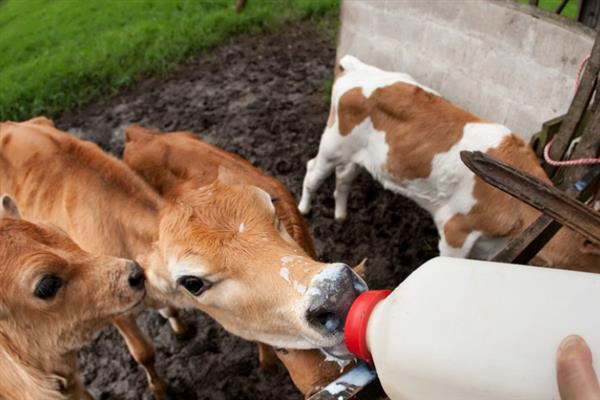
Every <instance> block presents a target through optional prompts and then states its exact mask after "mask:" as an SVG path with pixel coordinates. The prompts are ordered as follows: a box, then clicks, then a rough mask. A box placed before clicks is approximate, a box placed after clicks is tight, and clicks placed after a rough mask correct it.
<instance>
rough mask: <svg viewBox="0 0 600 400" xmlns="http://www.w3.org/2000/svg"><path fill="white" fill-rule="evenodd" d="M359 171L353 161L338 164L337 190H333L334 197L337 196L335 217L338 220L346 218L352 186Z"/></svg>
mask: <svg viewBox="0 0 600 400" xmlns="http://www.w3.org/2000/svg"><path fill="white" fill-rule="evenodd" d="M358 172H359V170H358V165H356V164H355V163H353V162H350V163H348V164H346V165H338V166H337V167H336V168H335V192H333V197H335V219H336V220H337V221H343V220H344V219H346V214H347V209H348V195H349V194H350V186H351V185H352V182H353V181H354V179H355V178H356V176H357V175H358Z"/></svg>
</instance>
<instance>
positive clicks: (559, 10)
mask: <svg viewBox="0 0 600 400" xmlns="http://www.w3.org/2000/svg"><path fill="white" fill-rule="evenodd" d="M568 2H569V0H562V1H561V2H560V4H559V5H558V7H556V10H555V11H554V12H555V13H557V14H559V15H560V13H562V12H563V10H564V9H565V6H566V5H567V3H568Z"/></svg>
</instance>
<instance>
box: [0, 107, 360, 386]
mask: <svg viewBox="0 0 600 400" xmlns="http://www.w3.org/2000/svg"><path fill="white" fill-rule="evenodd" d="M0 164H1V165H0V167H1V168H2V171H3V174H2V175H0V190H4V191H6V192H9V193H11V194H12V195H14V196H15V197H16V198H17V201H19V203H20V204H23V206H22V210H23V212H24V215H25V217H27V218H30V219H33V220H48V221H52V222H54V223H56V224H57V225H59V226H60V227H62V228H63V229H65V230H66V231H67V232H68V233H69V234H70V235H71V236H72V237H73V238H74V240H75V241H76V242H77V243H78V244H79V245H81V246H82V248H84V249H86V250H89V251H92V252H95V253H100V254H112V255H123V254H124V255H127V254H132V255H133V256H132V257H133V258H136V259H137V260H139V261H140V263H141V264H142V266H143V267H144V269H145V272H146V276H147V278H148V282H149V284H150V285H149V287H148V292H149V297H150V299H149V301H148V305H152V306H155V307H156V306H164V305H165V304H174V305H179V306H185V307H194V308H199V309H200V310H202V311H205V312H206V313H208V314H209V315H211V316H212V317H213V318H215V319H216V320H217V321H218V322H219V323H220V324H221V325H223V326H224V327H225V328H226V329H227V330H229V331H230V332H232V333H234V334H237V335H239V336H241V337H243V338H245V339H248V340H254V341H260V342H264V343H267V344H269V345H272V346H275V347H289V348H299V349H311V348H330V352H334V353H335V351H336V350H337V349H338V346H339V345H340V344H341V343H342V340H343V338H342V326H341V323H342V321H343V319H344V317H345V313H346V312H347V310H348V308H349V306H350V304H351V302H352V301H353V299H354V298H355V297H356V296H357V295H358V293H359V292H360V291H362V290H364V288H365V285H364V282H362V280H361V279H360V278H359V277H358V276H356V275H355V274H354V273H353V272H352V270H351V269H350V268H349V267H348V266H346V265H344V264H324V263H319V262H317V261H315V260H313V259H312V258H310V257H309V256H308V255H307V254H306V253H305V252H304V250H302V248H300V247H299V246H298V245H297V244H296V243H295V242H294V241H293V240H291V239H290V238H289V235H287V232H285V230H284V229H282V228H281V227H280V226H279V225H278V218H277V216H276V215H275V209H274V206H273V204H272V202H271V198H270V196H269V195H268V193H266V192H264V191H263V190H261V189H259V188H257V187H254V186H249V185H243V184H242V185H238V184H234V185H232V184H230V183H229V182H228V181H227V179H218V180H216V181H215V182H213V183H211V184H210V185H208V186H203V187H199V188H188V190H186V191H185V194H184V195H182V196H179V197H178V198H177V200H176V201H168V202H163V200H162V199H161V198H160V196H158V195H157V194H156V193H155V192H154V191H153V190H152V189H151V188H150V187H149V186H147V184H145V183H144V182H143V181H142V180H141V179H140V178H139V177H137V175H136V174H135V173H134V172H132V171H131V170H130V169H129V168H128V167H127V166H126V165H125V164H123V163H122V162H120V161H119V160H116V159H115V158H113V157H110V156H108V155H106V154H105V153H103V152H102V151H101V150H100V149H99V148H98V147H97V146H95V145H93V144H91V143H87V142H82V141H80V140H77V139H75V138H73V137H71V136H70V135H68V134H66V133H64V132H61V131H59V130H57V129H55V128H54V127H53V126H52V123H51V122H50V121H48V120H46V119H40V118H38V119H35V120H32V121H27V122H23V123H3V124H0ZM129 322H131V323H129ZM134 322H135V321H134V320H133V318H130V319H129V320H128V324H127V326H126V328H128V329H123V328H122V327H121V326H120V328H121V332H122V333H123V334H124V335H125V337H126V341H127V343H128V345H129V347H130V350H131V351H132V354H133V355H134V357H135V358H136V360H138V362H140V363H141V364H142V365H144V367H145V368H146V371H147V373H148V376H149V378H150V381H151V388H153V391H154V393H155V394H156V395H158V396H160V395H162V394H163V393H164V384H162V381H160V378H159V377H158V375H156V373H155V371H154V368H153V360H154V351H153V348H152V346H151V344H150V343H149V342H148V341H147V340H145V337H144V336H143V335H142V333H141V332H140V331H139V329H138V328H137V326H136V325H135V324H134Z"/></svg>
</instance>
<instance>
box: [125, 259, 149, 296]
mask: <svg viewBox="0 0 600 400" xmlns="http://www.w3.org/2000/svg"><path fill="white" fill-rule="evenodd" d="M129 267H130V268H131V273H130V274H129V278H128V279H127V280H128V282H129V286H131V287H132V288H134V289H135V290H142V289H144V280H145V279H144V271H143V270H142V267H140V264H138V263H137V262H136V261H131V262H130V263H129Z"/></svg>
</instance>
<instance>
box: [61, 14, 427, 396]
mask: <svg viewBox="0 0 600 400" xmlns="http://www.w3.org/2000/svg"><path fill="white" fill-rule="evenodd" d="M334 59H335V40H334V39H333V37H332V35H330V34H328V33H327V32H326V31H324V30H323V29H322V27H319V26H316V25H315V24H313V23H311V22H302V23H299V24H294V25H291V26H288V27H286V28H285V29H283V30H282V31H279V32H277V33H271V34H263V35H258V36H248V37H241V38H237V39H236V40H234V41H231V42H229V43H226V44H224V45H222V46H220V47H218V48H216V49H215V50H214V51H213V52H212V53H211V54H210V55H205V56H202V57H199V58H197V59H193V60H190V62H189V63H187V64H186V65H184V66H182V67H180V68H179V69H178V70H177V71H175V72H174V73H172V74H171V75H170V76H168V77H163V78H151V79H146V80H143V81H142V82H141V83H139V84H138V85H136V86H135V87H132V88H130V89H128V90H126V91H124V92H122V93H121V94H119V95H117V96H116V97H113V98H110V99H106V100H101V101H98V102H96V103H93V104H90V105H88V106H86V107H84V108H82V109H79V110H75V111H73V112H70V113H65V114H63V115H62V116H60V117H59V118H57V119H56V123H57V125H58V126H59V127H60V128H62V129H65V130H70V131H71V132H73V133H74V134H76V135H78V136H80V137H83V138H85V139H88V140H92V141H95V142H96V143H98V144H100V145H101V146H102V147H103V148H104V149H106V150H108V151H111V152H113V153H114V154H117V155H120V154H121V152H122V149H123V140H122V127H123V126H124V125H126V124H129V123H133V122H135V123H139V124H141V125H143V126H146V127H150V128H156V129H159V130H163V131H169V130H191V131H194V132H196V133H198V134H199V135H200V136H201V137H202V138H203V139H204V140H207V141H209V142H210V143H213V144H216V145H218V146H221V147H223V148H224V149H226V150H229V151H233V152H235V153H237V154H239V155H241V156H243V157H245V158H246V159H248V160H250V161H251V162H252V163H253V164H254V165H256V166H258V167H260V168H262V169H263V170H265V171H267V172H268V173H270V174H272V175H273V176H275V177H277V178H279V179H281V180H282V181H283V182H284V183H285V184H286V185H287V186H288V188H290V190H291V192H292V193H293V194H294V195H295V196H296V198H297V199H299V196H300V192H301V186H302V179H303V177H304V172H305V165H306V162H307V161H308V160H309V159H310V158H312V157H313V156H314V155H315V154H316V152H317V149H318V145H319V139H320V136H321V132H322V130H323V128H324V126H325V123H326V121H327V113H328V107H329V105H328V103H327V100H326V99H325V96H324V92H323V87H324V83H325V81H326V80H327V79H329V78H330V77H331V75H332V71H333V63H334ZM333 181H334V179H333V177H332V178H330V179H329V180H328V181H327V182H326V184H324V185H323V187H322V189H321V190H320V192H319V195H318V196H317V198H316V199H315V202H314V203H313V204H314V207H313V211H312V213H311V214H310V215H309V216H308V218H307V220H308V222H309V224H310V228H311V233H312V235H313V238H314V241H315V245H316V249H317V252H318V254H319V257H320V258H321V259H323V260H326V261H334V260H335V261H343V262H346V263H348V264H350V265H354V264H356V263H358V262H359V261H360V260H362V259H363V258H364V257H368V259H369V261H368V270H367V280H368V283H369V284H370V286H371V287H372V288H383V287H388V288H392V287H394V286H396V285H397V284H398V283H399V282H400V281H402V280H403V279H404V278H405V277H406V276H407V275H408V274H409V273H410V272H411V271H412V270H413V269H414V268H415V267H417V266H418V265H420V264H421V263H422V262H424V261H425V260H427V259H429V258H431V257H433V256H435V255H436V254H437V233H436V231H435V228H434V226H433V223H432V221H431V219H430V218H429V216H428V215H427V214H426V213H425V212H424V211H422V210H420V209H419V208H418V207H417V206H416V205H415V204H414V203H412V202H411V201H409V200H407V199H405V198H403V197H401V196H398V195H394V194H392V193H391V192H389V191H385V190H384V189H383V188H382V187H381V185H380V184H378V183H376V182H374V181H373V180H372V179H371V178H370V177H369V176H368V175H367V174H366V173H362V174H361V175H360V176H359V178H358V179H357V180H356V182H355V184H354V185H353V188H352V192H351V198H350V201H349V211H348V219H347V220H346V221H345V222H343V223H336V222H335V221H334V219H333V205H334V203H333V189H334V188H333ZM185 316H186V319H187V320H188V321H189V322H190V323H193V324H194V325H195V327H196V330H197V335H196V336H195V337H194V338H193V339H191V340H189V341H178V340H177V339H175V338H174V336H173V334H172V333H171V331H170V329H169V327H168V325H167V324H166V323H165V321H164V320H163V319H162V318H161V317H160V316H159V315H158V314H157V313H154V312H153V313H150V312H148V313H145V314H143V315H141V316H140V317H139V321H140V323H141V326H142V328H143V329H144V330H145V331H146V332H147V333H148V334H149V335H150V336H151V337H152V340H153V341H154V343H155V345H156V347H157V354H158V356H157V357H158V358H157V365H158V368H159V371H160V373H161V374H162V375H163V376H164V377H165V378H166V379H167V380H168V381H169V382H170V384H171V387H172V390H173V394H172V396H171V397H172V398H173V399H300V398H301V396H300V395H299V393H298V392H297V391H296V390H295V388H294V386H293V385H292V383H291V381H290V380H289V378H288V377H287V374H286V372H285V370H284V369H283V368H282V367H278V369H277V370H276V371H273V372H268V371H261V370H260V369H259V368H258V356H257V352H256V346H255V345H254V344H252V343H248V342H245V341H243V340H241V339H239V338H237V337H234V336H232V335H230V334H228V333H226V332H225V331H224V330H223V329H222V328H221V327H219V326H218V325H217V324H216V323H214V322H213V321H212V320H211V319H210V318H208V317H206V316H204V315H202V314H200V313H199V312H191V311H190V312H186V314H185ZM79 361H80V364H81V369H82V371H83V373H84V377H85V383H86V385H87V386H88V387H89V388H90V389H91V391H92V393H93V394H94V395H95V396H96V398H98V399H127V400H129V399H132V400H133V399H140V398H142V399H149V398H150V395H149V392H148V391H147V389H146V378H145V376H144V374H143V372H142V370H141V368H139V367H138V366H137V365H136V363H135V362H134V361H133V359H132V358H131V356H130V355H129V353H128V352H127V349H126V348H125V345H124V343H123V341H122V340H121V338H120V337H119V335H118V334H117V333H116V331H115V330H114V329H112V328H111V329H109V330H107V331H105V332H103V333H101V334H100V335H99V336H98V337H97V338H96V339H95V340H94V342H93V343H92V344H91V345H89V346H87V347H85V348H84V349H83V350H82V351H81V352H80V357H79Z"/></svg>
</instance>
